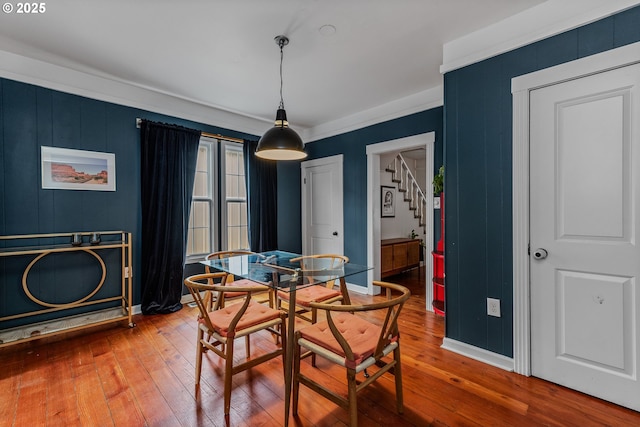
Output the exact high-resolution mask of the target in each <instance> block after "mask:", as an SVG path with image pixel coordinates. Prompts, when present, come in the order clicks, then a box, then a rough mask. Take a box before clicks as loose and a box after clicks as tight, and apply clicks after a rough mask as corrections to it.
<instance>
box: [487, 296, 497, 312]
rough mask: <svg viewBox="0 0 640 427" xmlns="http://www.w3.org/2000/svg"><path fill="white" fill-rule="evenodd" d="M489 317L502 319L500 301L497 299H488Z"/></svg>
mask: <svg viewBox="0 0 640 427" xmlns="http://www.w3.org/2000/svg"><path fill="white" fill-rule="evenodd" d="M487 315H489V316H494V317H500V300H499V299H497V298H487Z"/></svg>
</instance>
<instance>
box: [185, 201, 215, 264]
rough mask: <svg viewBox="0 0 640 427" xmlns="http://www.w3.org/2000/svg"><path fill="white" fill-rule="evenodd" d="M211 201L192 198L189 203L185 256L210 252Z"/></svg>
mask: <svg viewBox="0 0 640 427" xmlns="http://www.w3.org/2000/svg"><path fill="white" fill-rule="evenodd" d="M210 218H211V203H210V202H209V201H208V200H207V201H199V200H194V201H193V202H192V203H191V215H190V217H189V232H188V234H187V256H189V255H198V254H206V253H209V252H211V222H210Z"/></svg>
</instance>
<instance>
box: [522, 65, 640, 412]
mask: <svg viewBox="0 0 640 427" xmlns="http://www.w3.org/2000/svg"><path fill="white" fill-rule="evenodd" d="M639 86H640V65H633V66H628V67H623V68H619V69H615V70H611V71H607V72H603V73H599V74H594V75H591V76H588V77H583V78H580V79H575V80H570V81H566V82H564V83H560V84H556V85H552V86H548V87H544V88H541V89H536V90H533V91H532V92H531V94H530V100H531V106H530V114H531V117H530V133H531V139H530V141H531V142H530V161H531V165H530V166H531V169H530V171H531V172H530V174H531V179H530V186H531V189H530V190H531V191H530V197H531V200H530V209H531V212H530V218H531V219H530V227H531V229H530V233H531V242H530V245H531V253H532V258H531V265H530V268H531V270H530V271H531V348H532V354H531V362H532V372H533V375H535V376H538V377H541V378H544V379H547V380H549V381H553V382H556V383H558V384H561V385H564V386H567V387H570V388H574V389H576V390H580V391H583V392H585V393H588V394H591V395H594V396H597V397H600V398H603V399H606V400H610V401H612V402H615V403H618V404H620V405H624V406H627V407H630V408H632V409H636V410H640V398H638V396H640V382H639V381H638V369H639V365H640V356H639V351H638V350H639V349H638V344H639V343H640V328H639V327H638V325H639V323H638V309H640V292H639V291H638V289H637V279H638V277H639V275H640V250H639V248H638V246H637V242H638V237H639V236H638V230H640V220H639V213H640V202H639V194H638V193H639V185H640V183H639V182H638V170H639V165H640V161H639V159H640V143H639V137H640V132H639V131H638V130H639V129H638V127H639V122H640V117H639V116H638V112H640V96H639V95H640V94H639V92H638V90H639ZM538 248H542V249H545V250H546V251H547V252H546V253H547V254H548V255H547V256H546V258H545V257H536V256H535V254H536V253H538V254H540V253H543V252H541V251H538V250H537V249H538Z"/></svg>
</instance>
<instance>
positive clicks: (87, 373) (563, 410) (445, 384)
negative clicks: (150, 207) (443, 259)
mask: <svg viewBox="0 0 640 427" xmlns="http://www.w3.org/2000/svg"><path fill="white" fill-rule="evenodd" d="M413 274H415V275H418V279H415V280H416V281H418V282H420V280H422V282H421V283H424V278H420V277H419V274H420V273H419V272H413ZM393 279H394V280H389V281H397V282H403V283H405V284H406V285H407V286H409V287H410V288H412V289H413V287H416V289H415V293H414V296H412V298H411V299H410V300H409V302H408V303H407V304H406V305H405V308H404V311H403V313H402V315H401V317H402V319H401V324H400V328H401V333H402V341H401V342H402V344H401V345H402V352H403V356H402V361H403V380H404V397H405V413H404V415H398V414H397V413H396V411H395V404H394V396H395V395H394V391H393V390H394V388H393V381H392V379H390V378H385V377H384V376H383V377H382V378H381V379H380V380H378V382H377V384H376V385H372V386H369V387H367V389H365V390H364V391H363V392H362V393H361V394H360V396H359V401H358V409H359V420H360V425H361V426H385V427H386V426H523V427H525V426H543V425H548V426H581V427H583V426H605V425H607V426H640V413H638V412H634V411H631V410H628V409H624V408H621V407H619V406H616V405H613V404H611V403H607V402H604V401H601V400H598V399H595V398H592V397H589V396H586V395H583V394H581V393H578V392H575V391H573V390H569V389H566V388H563V387H560V386H557V385H554V384H551V383H548V382H546V381H542V380H539V379H536V378H527V377H523V376H521V375H517V374H514V373H511V372H506V371H504V370H501V369H498V368H494V367H491V366H488V365H485V364H482V363H480V362H476V361H474V360H470V359H467V358H465V357H462V356H459V355H457V354H454V353H451V352H448V351H445V350H442V349H441V348H440V344H441V342H442V338H443V329H444V321H443V319H442V318H441V317H438V316H435V315H433V314H431V313H427V312H426V311H425V309H424V307H425V301H424V298H425V297H424V292H422V295H420V290H419V289H418V287H419V285H418V284H416V283H413V282H412V280H413V279H411V275H409V276H408V277H405V276H402V277H399V276H396V277H394V278H393ZM372 298H373V297H369V296H363V295H357V294H354V295H353V296H352V299H353V300H354V302H366V301H370V300H371V299H372ZM195 318H196V310H195V309H193V308H189V307H187V306H185V307H184V308H183V309H182V310H181V311H179V312H177V313H173V314H170V315H157V316H142V315H139V316H136V322H137V324H138V326H137V327H135V328H133V329H129V328H127V327H126V326H124V325H122V326H121V325H115V326H110V327H102V328H99V329H96V330H92V331H90V332H84V333H82V334H80V333H75V334H68V335H67V336H64V337H62V338H60V337H57V338H45V339H43V340H40V341H33V342H29V343H23V344H18V345H15V346H12V347H7V348H3V349H0V366H1V367H2V369H1V371H0V426H20V427H22V426H65V427H66V426H112V425H114V426H127V427H128V426H222V425H225V423H224V421H223V420H224V417H223V408H222V406H223V405H222V382H221V378H220V374H221V366H222V365H221V364H220V363H219V360H218V359H217V357H216V356H215V355H213V354H208V355H207V356H205V358H204V359H205V360H204V362H203V372H202V379H203V382H202V386H201V392H200V396H199V398H196V395H195V387H194V360H195V337H196V329H195V326H196V321H195ZM272 343H273V341H272V340H271V336H270V335H268V334H265V335H264V336H259V337H258V339H255V340H253V341H252V352H253V354H257V353H259V351H260V350H261V349H262V348H265V347H266V346H269V345H272ZM236 349H237V354H238V357H243V356H244V345H243V343H241V342H239V343H238V344H237V345H236ZM304 364H305V368H306V369H307V373H311V375H320V372H327V373H328V377H327V378H328V379H329V380H330V381H332V382H333V383H335V384H338V385H340V384H341V383H344V380H343V378H344V371H343V370H342V369H340V368H338V367H335V366H330V364H329V363H327V362H326V361H323V360H321V359H319V360H318V367H319V368H320V369H322V371H320V370H319V369H318V370H314V369H313V368H311V366H310V365H309V364H308V362H306V361H305V362H304ZM283 383H284V381H283V376H282V365H281V363H280V362H279V360H273V361H270V362H268V363H266V364H263V365H261V366H258V367H256V368H254V369H253V370H251V371H249V372H244V373H242V374H238V375H236V376H235V377H234V390H233V393H232V403H231V405H232V408H231V415H230V422H229V425H232V426H251V427H253V426H280V425H282V421H283V420H282V415H283V413H284V409H283V408H284V407H283V405H284V403H283V399H284V392H283ZM347 422H348V414H347V412H346V411H345V410H343V409H341V408H339V407H337V406H336V405H334V404H332V403H331V402H329V401H328V400H325V399H324V398H322V397H319V396H318V395H316V394H314V393H312V392H311V391H309V390H307V389H305V388H304V387H302V388H301V394H300V418H298V419H294V418H293V417H292V418H291V422H290V425H292V426H345V425H347V424H346V423H347Z"/></svg>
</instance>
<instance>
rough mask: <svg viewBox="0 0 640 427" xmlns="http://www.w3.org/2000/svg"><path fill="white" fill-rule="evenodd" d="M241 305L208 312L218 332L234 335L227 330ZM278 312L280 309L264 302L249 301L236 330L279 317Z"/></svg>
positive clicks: (224, 334) (222, 334)
mask: <svg viewBox="0 0 640 427" xmlns="http://www.w3.org/2000/svg"><path fill="white" fill-rule="evenodd" d="M241 307H242V304H231V305H228V306H226V307H224V308H221V309H219V310H215V311H212V312H210V313H209V319H210V320H211V324H212V325H213V327H214V329H215V330H216V332H217V333H218V334H220V335H221V336H223V337H229V338H231V337H233V336H234V335H235V334H233V333H230V332H229V323H230V322H231V321H232V320H233V318H234V317H235V315H236V314H237V313H238V310H239V309H240V308H241ZM280 313H281V312H280V310H275V309H273V308H271V307H268V306H266V305H264V304H259V303H256V302H253V301H251V302H250V303H249V306H248V307H247V311H245V312H244V314H243V315H242V317H241V318H240V321H239V322H238V324H237V325H236V330H237V331H241V330H243V329H247V328H250V327H252V326H255V325H258V324H260V323H264V322H268V321H269V320H274V319H277V318H279V317H280ZM200 322H203V320H202V319H200Z"/></svg>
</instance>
